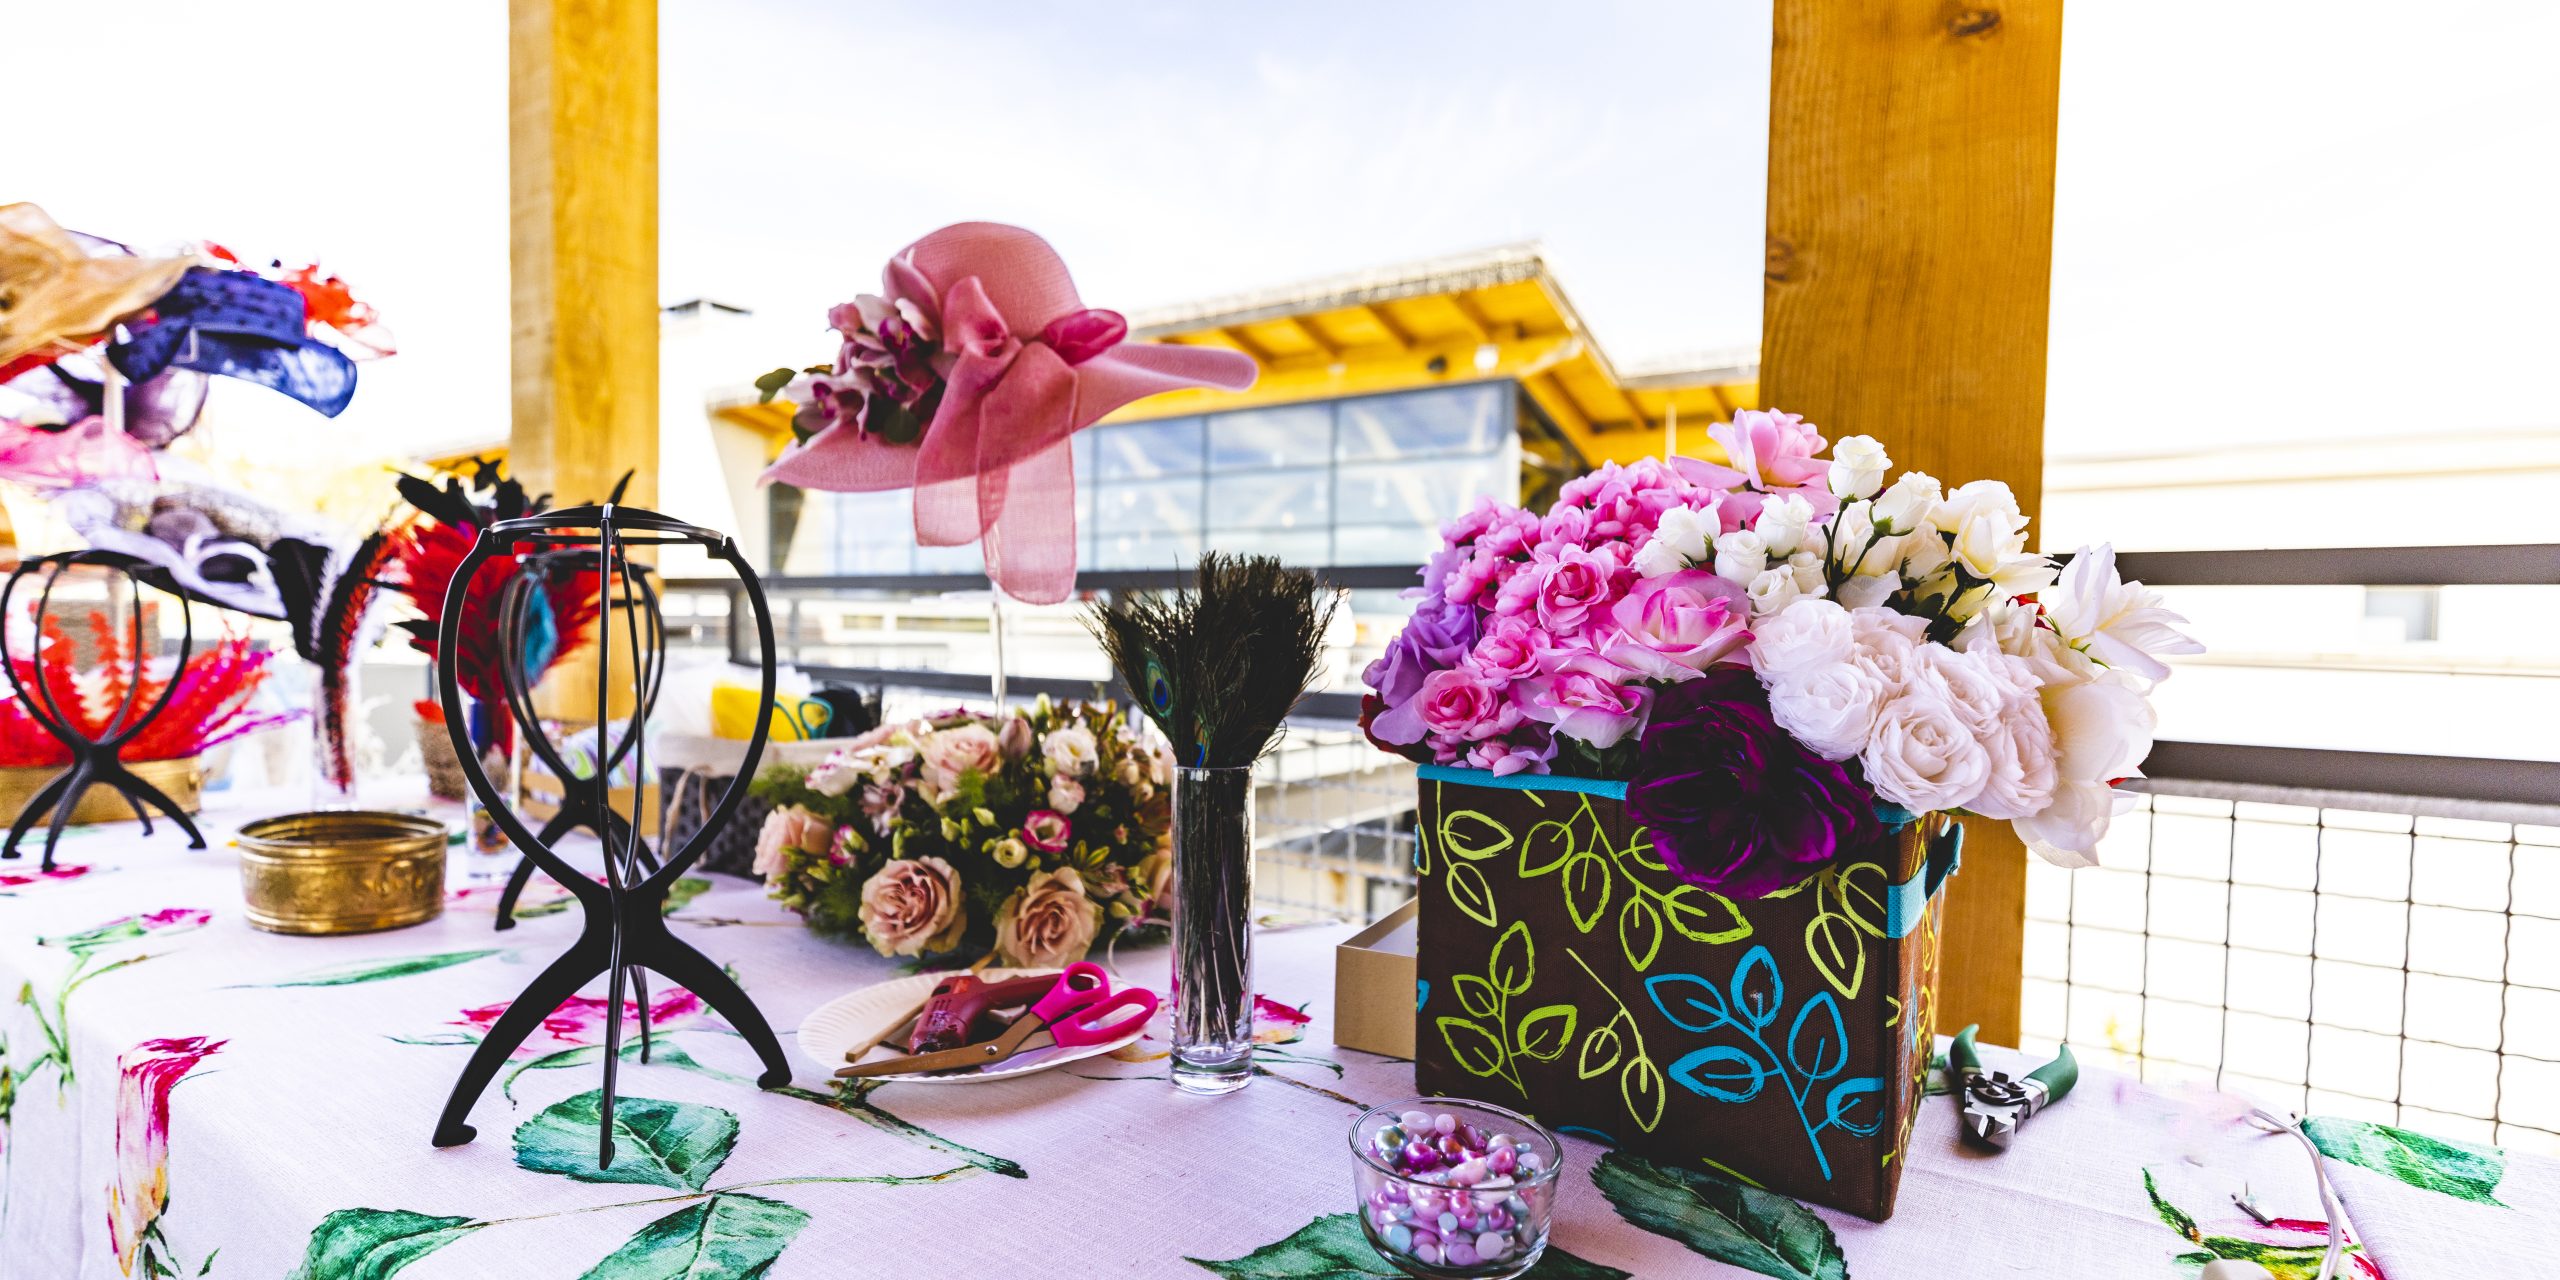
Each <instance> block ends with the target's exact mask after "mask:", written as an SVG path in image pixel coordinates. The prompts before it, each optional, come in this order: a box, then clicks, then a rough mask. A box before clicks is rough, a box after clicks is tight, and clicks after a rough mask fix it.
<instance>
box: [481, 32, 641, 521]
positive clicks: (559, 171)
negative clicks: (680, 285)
mask: <svg viewBox="0 0 2560 1280" xmlns="http://www.w3.org/2000/svg"><path fill="white" fill-rule="evenodd" d="M508 17H509V23H508V54H507V56H508V90H507V107H508V116H509V125H508V143H509V148H510V150H509V157H508V162H509V165H508V167H509V169H510V171H511V179H512V180H511V186H510V193H511V197H512V216H513V240H512V243H513V257H512V260H511V265H512V268H513V277H514V290H515V292H514V317H515V356H514V362H513V374H514V410H515V415H514V420H513V424H512V426H511V428H510V430H509V431H508V434H507V453H508V457H509V459H510V467H511V469H512V470H513V472H514V474H515V475H517V476H518V477H519V478H521V479H522V480H523V481H524V482H525V485H526V487H527V488H529V489H532V490H534V491H535V492H541V491H543V490H550V491H551V492H552V493H554V494H555V495H556V497H557V500H558V501H559V502H561V503H564V504H566V503H575V502H587V501H600V500H602V499H603V498H604V497H605V496H606V495H607V494H609V493H610V492H612V489H613V484H614V481H615V480H616V479H617V478H619V477H620V476H621V475H622V473H623V472H624V471H625V470H632V471H634V472H636V474H635V475H634V476H633V478H632V482H631V488H630V490H629V492H628V493H627V494H626V497H625V500H626V501H628V502H631V503H634V504H636V505H639V506H644V507H646V506H653V505H655V501H656V497H657V488H658V482H657V472H658V7H657V4H656V3H655V0H509V4H508Z"/></svg>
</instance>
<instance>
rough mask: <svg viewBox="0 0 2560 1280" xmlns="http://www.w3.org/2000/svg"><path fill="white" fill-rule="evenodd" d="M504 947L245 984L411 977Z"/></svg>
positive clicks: (350, 966)
mask: <svg viewBox="0 0 2560 1280" xmlns="http://www.w3.org/2000/svg"><path fill="white" fill-rule="evenodd" d="M503 949H504V948H500V947H485V948H481V949H478V950H473V951H440V952H437V953H436V954H434V955H426V956H393V957H391V958H389V959H384V960H357V961H354V962H351V963H348V964H333V965H330V966H328V967H326V968H321V969H312V970H308V971H306V972H304V973H301V974H299V975H296V976H294V977H291V978H282V979H278V980H277V981H274V982H243V983H238V984H236V985H238V986H243V987H344V986H350V985H352V984H355V983H358V982H380V981H383V980H384V979H386V978H407V977H412V976H414V975H417V974H421V973H433V972H435V971H436V970H438V969H450V968H452V967H453V966H455V965H458V964H469V963H471V962H472V961H474V960H483V959H487V958H488V957H490V956H494V955H496V954H498V953H499V952H500V951H501V950H503Z"/></svg>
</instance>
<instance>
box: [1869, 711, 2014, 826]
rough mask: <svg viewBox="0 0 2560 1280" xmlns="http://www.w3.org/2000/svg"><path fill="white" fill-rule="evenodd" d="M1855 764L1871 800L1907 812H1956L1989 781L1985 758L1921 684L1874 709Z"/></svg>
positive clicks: (1966, 730)
mask: <svg viewBox="0 0 2560 1280" xmlns="http://www.w3.org/2000/svg"><path fill="white" fill-rule="evenodd" d="M1859 760H1860V761H1861V762H1862V763H1863V764H1864V765H1865V766H1866V772H1867V781H1868V783H1870V784H1871V785H1873V786H1874V787H1875V789H1876V794H1877V795H1879V796H1882V797H1884V798H1885V799H1887V800H1890V801H1892V802H1894V803H1895V804H1898V805H1901V806H1902V807H1903V808H1905V809H1909V810H1910V811H1912V812H1913V813H1934V812H1937V811H1940V810H1945V809H1961V808H1963V807H1964V806H1965V805H1967V804H1970V803H1972V801H1973V798H1974V797H1975V796H1977V795H1980V794H1982V787H1983V784H1984V783H1985V782H1988V781H1989V780H1990V778H1991V753H1990V752H1988V751H1986V750H1985V749H1984V748H1983V745H1982V741H1981V739H1979V738H1976V737H1975V736H1974V732H1973V729H1972V728H1971V727H1970V726H1968V725H1967V724H1965V722H1964V719H1963V717H1961V716H1959V715H1957V714H1956V709H1955V708H1954V707H1953V706H1951V705H1949V704H1948V702H1947V699H1946V695H1944V694H1943V693H1941V692H1939V690H1938V689H1937V687H1936V686H1935V685H1933V684H1931V683H1929V682H1928V681H1925V680H1920V681H1913V682H1911V683H1910V684H1909V685H1908V686H1906V687H1905V688H1904V689H1903V691H1902V694H1901V696H1899V697H1896V698H1893V699H1891V700H1889V701H1887V702H1886V703H1885V704H1884V705H1883V706H1882V707H1881V708H1880V709H1878V711H1877V712H1876V724H1875V731H1874V733H1873V734H1872V735H1871V736H1870V737H1869V738H1868V739H1867V749H1866V750H1865V751H1864V752H1862V753H1860V755H1859Z"/></svg>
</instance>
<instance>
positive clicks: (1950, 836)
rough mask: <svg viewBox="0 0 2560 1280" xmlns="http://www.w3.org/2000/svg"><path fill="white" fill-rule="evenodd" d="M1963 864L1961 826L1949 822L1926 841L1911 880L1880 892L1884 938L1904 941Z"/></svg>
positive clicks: (1957, 823) (1962, 828)
mask: <svg viewBox="0 0 2560 1280" xmlns="http://www.w3.org/2000/svg"><path fill="white" fill-rule="evenodd" d="M1963 864H1964V824H1963V823H1961V822H1950V823H1948V824H1947V829H1946V830H1945V831H1943V832H1940V833H1939V834H1938V836H1937V838H1936V839H1933V840H1931V841H1930V842H1929V856H1928V857H1926V858H1923V859H1921V860H1920V869H1919V870H1918V871H1915V872H1912V873H1911V878H1910V879H1908V880H1905V881H1903V882H1902V883H1900V884H1897V885H1894V886H1892V887H1891V888H1888V889H1886V890H1885V891H1884V936H1886V937H1888V938H1907V937H1910V936H1911V931H1912V930H1914V929H1917V928H1919V927H1920V921H1921V918H1922V917H1924V916H1927V915H1928V914H1929V902H1930V900H1931V899H1933V898H1935V897H1937V896H1938V890H1939V889H1941V888H1943V887H1945V885H1946V883H1947V877H1949V876H1951V875H1954V874H1955V873H1956V868H1957V867H1959V866H1961V865H1963Z"/></svg>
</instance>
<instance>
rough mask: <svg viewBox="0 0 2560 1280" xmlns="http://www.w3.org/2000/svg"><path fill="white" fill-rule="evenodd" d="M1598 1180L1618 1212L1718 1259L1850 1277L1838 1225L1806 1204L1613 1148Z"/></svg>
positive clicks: (1826, 1278)
mask: <svg viewBox="0 0 2560 1280" xmlns="http://www.w3.org/2000/svg"><path fill="white" fill-rule="evenodd" d="M1591 1181H1592V1183H1593V1184H1594V1185H1596V1186H1598V1187H1599V1188H1600V1191H1601V1193H1602V1194H1603V1195H1606V1196H1608V1197H1609V1203H1611V1204H1613V1205H1616V1206H1617V1208H1618V1216H1620V1217H1622V1218H1625V1219H1626V1220H1627V1221H1629V1222H1632V1223H1634V1224H1636V1225H1637V1226H1639V1227H1642V1228H1644V1229H1645V1230H1647V1231H1651V1232H1654V1233H1655V1234H1657V1235H1663V1236H1668V1237H1670V1238H1671V1239H1674V1240H1677V1241H1679V1242H1680V1243H1682V1244H1685V1245H1687V1246H1689V1248H1690V1250H1691V1251H1693V1252H1696V1253H1699V1254H1703V1255H1705V1256H1706V1257H1709V1258H1712V1259H1714V1260H1716V1261H1718V1262H1722V1263H1726V1264H1728V1265H1731V1266H1736V1267H1741V1268H1743V1269H1744V1270H1746V1271H1756V1272H1758V1273H1760V1274H1761V1275H1764V1276H1776V1277H1778V1278H1779V1280H1847V1278H1848V1275H1849V1262H1848V1259H1847V1258H1845V1257H1843V1256H1842V1255H1841V1253H1840V1242H1839V1241H1838V1240H1837V1239H1835V1238H1834V1237H1833V1236H1832V1234H1831V1228H1830V1226H1829V1225H1828V1224H1826V1223H1824V1222H1823V1220H1822V1219H1820V1218H1817V1217H1815V1216H1814V1215H1813V1212H1812V1211H1811V1210H1809V1209H1807V1208H1805V1207H1804V1206H1803V1205H1800V1204H1797V1203H1796V1202H1795V1201H1793V1200H1790V1199H1788V1198H1787V1197H1785V1196H1782V1195H1779V1194H1777V1193H1775V1192H1770V1191H1762V1190H1760V1189H1758V1188H1756V1187H1746V1186H1744V1185H1742V1184H1741V1183H1739V1182H1735V1181H1733V1180H1732V1179H1730V1178H1725V1177H1721V1176H1719V1175H1717V1174H1713V1173H1708V1172H1706V1171H1704V1170H1698V1169H1675V1168H1671V1167H1669V1166H1667V1165H1660V1164H1655V1163H1654V1162H1652V1161H1650V1160H1645V1159H1640V1158H1638V1157H1635V1156H1630V1155H1626V1154H1624V1153H1622V1152H1617V1151H1612V1152H1610V1153H1608V1154H1607V1155H1604V1156H1602V1157H1601V1158H1600V1163H1599V1165H1598V1166H1597V1167H1596V1168H1594V1169H1593V1170H1592V1171H1591Z"/></svg>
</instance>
